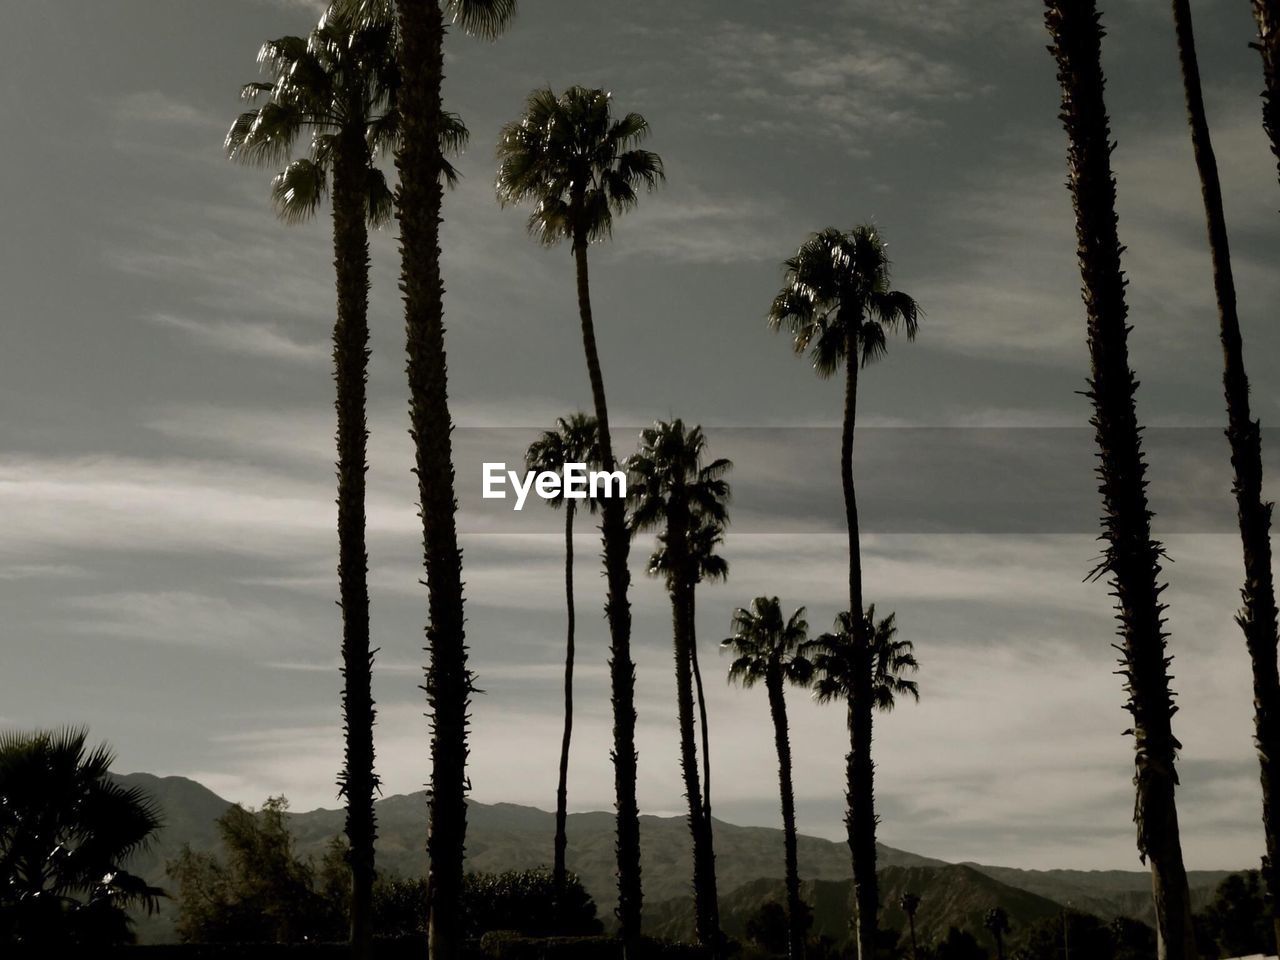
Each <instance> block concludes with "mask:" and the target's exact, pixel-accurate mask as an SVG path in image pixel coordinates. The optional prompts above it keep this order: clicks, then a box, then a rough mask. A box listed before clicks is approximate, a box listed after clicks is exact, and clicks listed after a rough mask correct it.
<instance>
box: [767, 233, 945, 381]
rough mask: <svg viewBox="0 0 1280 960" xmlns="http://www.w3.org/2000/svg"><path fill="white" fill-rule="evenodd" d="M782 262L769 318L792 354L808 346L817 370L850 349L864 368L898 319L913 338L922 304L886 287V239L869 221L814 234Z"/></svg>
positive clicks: (827, 370)
mask: <svg viewBox="0 0 1280 960" xmlns="http://www.w3.org/2000/svg"><path fill="white" fill-rule="evenodd" d="M785 267H786V279H785V282H784V284H783V287H782V290H780V291H779V292H778V295H777V296H776V297H774V300H773V306H772V307H771V308H770V310H769V325H770V326H771V327H773V329H775V330H778V329H781V328H783V327H785V328H786V329H787V331H788V332H789V333H790V334H791V336H792V340H793V343H794V346H795V351H796V353H804V352H805V351H808V352H809V355H810V357H811V358H812V360H813V368H814V369H815V370H816V371H817V372H818V375H819V376H822V377H829V376H831V375H832V374H834V373H835V372H836V371H838V370H839V369H840V365H841V362H842V361H843V360H844V359H845V357H846V355H847V354H848V352H849V351H850V349H853V350H856V351H857V352H858V354H859V358H860V360H861V363H862V365H863V366H864V367H865V366H866V365H867V364H869V363H871V362H873V361H875V360H878V359H880V357H881V356H883V355H884V352H885V346H886V334H887V333H888V332H890V331H892V330H896V329H897V328H898V327H899V326H901V327H902V328H903V329H904V331H905V332H906V335H907V339H909V340H914V339H915V336H916V330H917V327H918V325H919V320H920V314H921V310H920V307H919V305H917V303H916V302H915V300H913V299H912V298H911V297H909V296H908V295H907V294H905V293H902V292H900V291H898V290H893V289H890V286H889V273H890V264H889V258H888V256H887V254H886V252H885V242H884V239H883V237H881V235H880V233H879V232H878V231H877V230H876V228H875V227H874V226H870V225H863V226H859V227H855V228H854V229H852V230H850V231H847V232H845V231H841V230H837V229H835V228H832V227H829V228H827V229H826V230H822V231H820V232H818V233H815V234H814V235H813V236H811V237H810V238H809V239H808V240H806V241H805V242H804V244H802V245H801V247H800V249H799V250H798V251H796V254H795V256H793V257H790V258H789V259H788V260H787V261H786V263H785Z"/></svg>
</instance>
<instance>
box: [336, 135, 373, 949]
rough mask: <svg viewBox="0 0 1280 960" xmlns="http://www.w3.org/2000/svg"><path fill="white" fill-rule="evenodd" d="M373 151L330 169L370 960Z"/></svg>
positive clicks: (357, 787) (343, 498)
mask: <svg viewBox="0 0 1280 960" xmlns="http://www.w3.org/2000/svg"><path fill="white" fill-rule="evenodd" d="M368 164H369V155H368V150H367V148H366V147H365V143H364V137H363V136H361V134H360V132H358V131H357V132H356V133H355V135H354V136H353V135H351V134H346V135H343V136H342V137H340V139H339V142H338V148H337V151H336V154H335V156H334V164H333V265H334V269H335V272H336V275H337V293H338V318H337V322H336V323H335V324H334V328H333V378H334V381H335V384H336V387H337V399H336V401H335V404H334V406H335V409H336V412H337V421H338V426H337V437H336V439H337V448H338V463H337V471H338V589H339V594H340V598H341V599H340V601H339V605H340V606H341V608H342V678H343V689H342V723H343V730H344V732H345V735H346V743H345V752H344V758H343V760H344V762H343V768H342V774H341V776H340V778H339V783H338V785H339V788H340V790H341V792H342V794H343V796H344V797H345V799H346V807H347V809H346V834H347V861H348V864H349V866H350V869H351V901H350V915H351V928H350V937H351V953H352V956H353V957H355V958H356V960H367V958H368V957H369V956H370V950H371V932H370V926H369V915H370V910H371V903H372V898H373V876H374V853H373V848H374V840H375V839H376V837H377V823H376V819H375V815H374V811H373V799H374V792H375V790H376V789H377V776H376V774H375V773H374V767H373V759H374V758H373V724H374V718H375V712H374V706H373V691H372V666H373V653H372V651H370V649H369V585H368V566H369V559H368V554H367V552H366V549H365V470H366V468H367V462H366V446H367V441H368V426H367V422H366V419H365V383H366V380H367V377H368V372H367V371H368V361H369V318H368V312H369V311H368V308H369V237H368V229H367V227H366V225H365V216H366V206H367V202H366V197H367V195H368V187H367V170H368Z"/></svg>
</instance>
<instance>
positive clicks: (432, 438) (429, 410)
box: [334, 0, 516, 960]
mask: <svg viewBox="0 0 1280 960" xmlns="http://www.w3.org/2000/svg"><path fill="white" fill-rule="evenodd" d="M334 9H335V10H337V11H339V12H342V13H344V14H346V15H348V16H351V17H352V18H353V21H354V22H357V23H364V24H386V23H388V22H390V23H392V24H393V26H394V29H395V31H396V36H397V40H398V43H397V45H396V52H397V61H396V62H397V64H398V65H399V69H400V88H399V94H398V104H399V108H400V131H399V132H400V136H399V140H398V142H397V144H396V152H395V161H396V171H397V173H398V174H399V178H400V185H399V189H398V190H397V191H396V197H395V212H396V220H397V222H398V224H399V226H400V257H401V264H400V290H401V292H402V294H403V296H404V316H405V352H406V355H407V358H408V362H407V367H406V372H407V375H408V381H409V432H410V435H411V436H412V438H413V444H414V472H415V473H416V474H417V477H418V500H419V507H420V513H421V517H422V548H423V565H424V568H425V570H426V584H427V608H428V611H427V628H426V637H427V654H428V662H427V668H426V684H425V686H424V690H425V692H426V695H427V705H428V708H429V710H430V714H429V717H430V723H431V781H430V786H429V789H428V798H429V799H428V804H429V808H428V824H427V859H428V865H429V866H428V868H429V871H430V881H431V882H430V905H431V912H430V920H429V923H428V934H427V940H428V955H429V956H430V958H431V960H456V958H457V957H458V956H460V955H461V953H462V949H463V934H462V929H461V926H460V919H459V917H460V915H461V909H460V906H459V904H460V903H461V897H462V876H463V874H462V863H463V858H464V855H465V849H466V835H467V802H466V792H467V775H466V767H467V753H468V748H467V730H468V726H469V723H468V716H469V714H468V710H469V706H470V701H471V694H472V692H473V691H474V689H475V686H474V679H475V678H474V676H473V674H472V673H471V670H470V668H469V667H468V666H467V645H466V634H465V618H464V614H463V597H462V551H461V550H460V549H459V547H458V532H457V517H456V514H457V509H458V505H457V498H456V495H455V492H454V475H453V440H452V433H453V419H452V417H451V415H450V412H449V394H448V379H449V377H448V360H447V356H446V353H445V346H444V282H443V280H442V278H441V273H440V222H441V210H442V202H443V196H444V191H443V182H442V181H444V180H445V179H446V178H447V176H448V171H449V169H450V167H449V164H448V161H447V160H446V158H445V150H444V147H445V146H446V136H447V131H448V130H449V129H450V127H451V125H452V124H453V122H454V119H453V118H452V117H451V115H450V114H449V113H448V112H446V111H445V109H444V105H443V103H442V100H441V86H442V83H443V80H444V39H445V33H446V26H445V21H446V18H448V19H449V20H450V21H451V22H452V23H453V24H454V25H456V26H457V27H459V28H461V29H462V30H463V31H464V32H466V33H470V34H473V35H477V36H481V37H486V38H493V37H496V36H497V35H499V34H500V33H501V32H502V31H503V30H504V29H505V28H506V26H507V24H508V23H509V22H510V20H511V18H512V17H513V16H514V15H515V10H516V0H335V2H334Z"/></svg>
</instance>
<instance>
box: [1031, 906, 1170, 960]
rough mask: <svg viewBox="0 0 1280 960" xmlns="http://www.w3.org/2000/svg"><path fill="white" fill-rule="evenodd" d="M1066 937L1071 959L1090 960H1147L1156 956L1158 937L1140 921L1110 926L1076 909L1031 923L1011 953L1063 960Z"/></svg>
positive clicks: (1121, 919)
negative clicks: (1085, 959)
mask: <svg viewBox="0 0 1280 960" xmlns="http://www.w3.org/2000/svg"><path fill="white" fill-rule="evenodd" d="M1064 934H1065V938H1066V940H1067V941H1069V943H1070V948H1071V956H1073V957H1088V958H1090V960H1147V958H1149V957H1153V956H1155V952H1156V934H1155V931H1154V930H1152V929H1151V927H1149V926H1147V925H1146V924H1145V923H1142V922H1141V921H1139V920H1133V919H1131V918H1128V917H1117V918H1115V919H1114V920H1112V921H1111V922H1110V923H1108V922H1106V921H1104V920H1102V919H1100V918H1098V917H1096V916H1094V915H1092V914H1087V913H1077V912H1075V911H1074V910H1073V911H1069V912H1067V913H1066V914H1065V915H1063V916H1057V917H1046V918H1045V919H1042V920H1037V921H1035V922H1033V923H1031V924H1029V925H1028V926H1027V927H1026V929H1025V930H1023V931H1021V935H1020V937H1018V938H1017V940H1018V942H1019V943H1020V946H1018V948H1017V949H1015V950H1012V951H1011V952H1010V956H1011V957H1012V958H1013V960H1061V958H1062V956H1063V953H1064Z"/></svg>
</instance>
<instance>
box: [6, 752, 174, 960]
mask: <svg viewBox="0 0 1280 960" xmlns="http://www.w3.org/2000/svg"><path fill="white" fill-rule="evenodd" d="M88 736H89V735H88V731H86V730H83V729H65V730H58V731H40V732H35V733H20V732H6V733H0V942H3V943H10V944H23V945H29V946H36V947H41V948H42V949H46V950H49V951H51V952H50V953H49V955H50V956H53V955H55V953H54V952H52V951H55V950H56V948H57V947H59V946H60V947H62V948H66V947H69V946H72V945H78V946H83V947H93V946H103V945H107V944H116V943H131V942H132V941H133V931H132V930H131V929H130V920H129V916H128V914H127V913H126V911H127V910H128V909H129V908H131V907H138V906H141V907H144V908H145V909H146V910H147V912H148V913H151V912H153V911H154V910H155V909H156V908H157V907H158V905H159V900H160V898H161V897H163V896H164V895H165V894H164V891H163V890H161V889H159V888H158V887H153V886H151V885H149V884H148V883H147V882H146V881H145V880H143V879H142V878H141V877H137V876H135V875H133V874H131V873H129V872H128V871H126V870H124V869H122V868H121V867H122V864H124V863H125V862H126V861H127V860H128V859H129V857H130V856H131V855H132V854H134V853H135V852H137V851H140V850H143V849H145V848H146V847H147V846H148V845H149V844H150V842H151V841H152V840H153V838H154V836H155V833H156V831H157V830H159V829H160V826H161V820H160V813H159V810H158V809H157V808H156V806H155V804H154V802H153V801H152V800H151V798H150V797H148V796H147V795H146V793H144V792H143V791H142V790H140V789H138V788H137V787H132V788H126V787H123V786H121V785H120V784H118V783H116V782H115V781H114V780H112V779H111V777H110V775H109V770H110V768H111V764H112V763H113V762H114V760H115V757H114V755H113V754H112V753H111V750H110V749H109V748H108V747H107V746H106V745H102V746H99V747H96V748H94V749H92V750H91V749H89V748H88V746H87V740H88Z"/></svg>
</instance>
